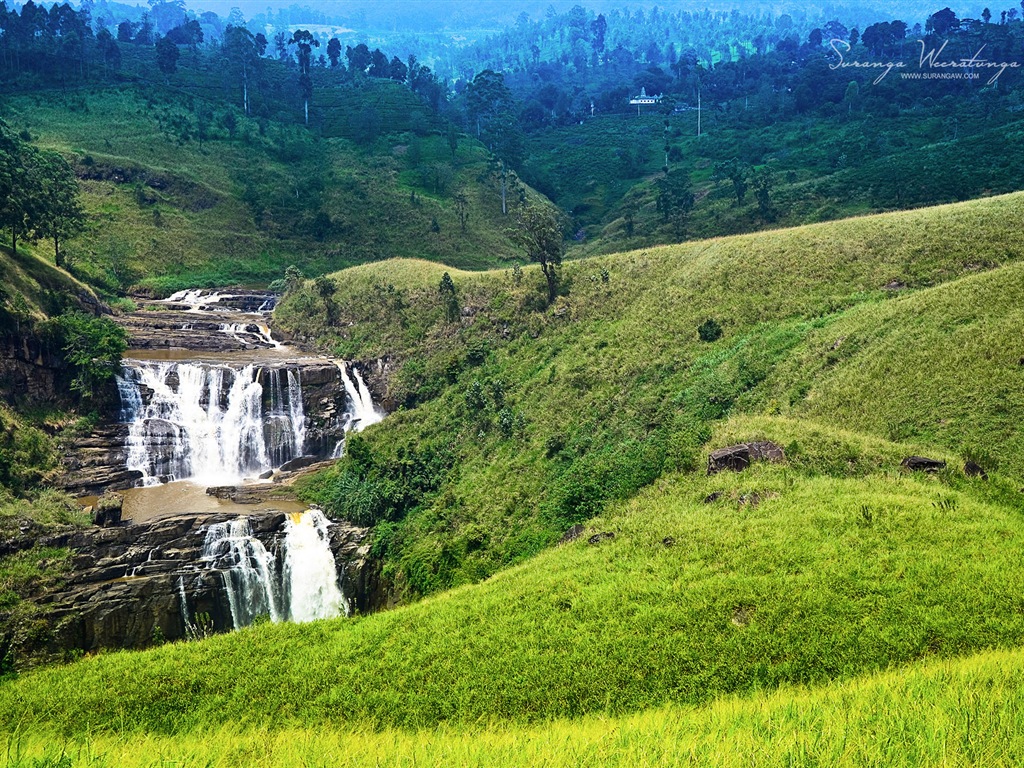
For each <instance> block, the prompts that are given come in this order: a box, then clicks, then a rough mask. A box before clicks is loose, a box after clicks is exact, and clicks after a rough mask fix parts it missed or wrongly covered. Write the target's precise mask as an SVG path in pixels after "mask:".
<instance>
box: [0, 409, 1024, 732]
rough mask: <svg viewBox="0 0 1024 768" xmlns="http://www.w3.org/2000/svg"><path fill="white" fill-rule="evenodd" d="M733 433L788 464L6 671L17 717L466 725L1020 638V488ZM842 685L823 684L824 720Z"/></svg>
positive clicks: (638, 703) (567, 713) (833, 440)
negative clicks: (343, 588)
mask: <svg viewBox="0 0 1024 768" xmlns="http://www.w3.org/2000/svg"><path fill="white" fill-rule="evenodd" d="M738 437H744V438H751V437H771V438H774V439H776V440H780V441H782V442H784V443H786V444H788V445H790V446H791V458H790V460H789V461H788V463H787V464H786V465H785V466H766V465H759V466H756V467H754V468H752V469H751V470H749V471H748V472H746V473H743V474H739V475H734V474H730V473H725V474H719V475H715V476H712V477H707V476H705V475H704V474H703V473H701V472H692V473H682V474H675V475H672V476H669V477H667V478H665V479H663V480H662V481H661V482H659V483H657V484H656V485H655V486H654V487H652V488H651V489H649V490H647V491H645V492H644V493H642V494H640V495H639V496H638V497H637V498H636V499H635V500H633V501H632V502H629V503H626V504H622V505H617V506H616V507H615V508H614V509H612V510H610V511H609V512H608V513H606V514H605V515H603V516H601V517H599V518H597V519H595V520H594V521H592V522H591V523H590V525H589V526H588V532H587V536H589V535H590V534H593V533H597V532H608V533H614V534H615V535H614V537H610V538H604V539H602V540H600V541H599V542H597V543H596V544H595V543H590V542H588V541H587V539H586V538H583V539H580V540H577V541H575V542H573V543H571V544H567V545H563V546H560V547H557V548H554V549H550V550H548V551H546V552H544V553H543V554H541V555H539V556H538V557H536V558H533V559H532V560H530V561H529V562H527V563H525V564H524V565H522V566H519V567H517V568H514V569H511V570H507V571H505V572H503V573H502V574H499V575H497V576H495V577H493V578H491V579H489V580H487V581H486V582H484V583H482V584H479V585H473V586H468V587H464V588H461V589H457V590H453V591H451V592H448V593H445V594H443V595H438V596H434V597H431V598H428V599H426V600H424V601H421V602H419V603H417V604H415V605H412V606H407V607H404V608H399V609H396V610H394V611H391V612H388V613H383V614H376V615H373V616H368V617H365V618H358V619H347V620H336V621H330V622H319V623H315V624H310V625H262V626H258V627H254V628H250V629H247V630H243V631H240V632H237V633H233V634H231V635H225V636H219V637H215V638H212V639H210V640H208V641H204V642H201V643H191V644H190V643H181V644H176V645H173V646H165V647H163V648H159V649H155V650H152V651H146V652H142V653H115V654H107V655H102V656H99V657H96V658H93V659H89V660H86V661H83V662H81V663H77V664H74V665H72V666H69V667H65V668H55V669H48V670H40V671H36V672H32V673H29V674H27V675H24V676H23V677H21V678H19V679H16V680H13V681H10V682H7V683H5V684H3V685H2V686H0V714H2V717H0V722H4V723H7V724H8V729H11V728H12V727H14V726H15V724H17V726H18V727H19V728H20V730H21V732H22V733H25V734H36V733H39V732H41V731H44V732H49V733H51V734H52V736H53V737H58V736H59V737H67V738H69V739H71V740H72V743H74V742H75V741H78V740H81V739H84V738H86V737H87V736H89V735H93V734H97V733H103V732H106V733H111V734H113V733H117V734H119V735H120V738H121V739H129V740H131V739H136V738H137V739H145V738H147V736H146V734H149V733H162V734H174V735H176V736H177V737H178V738H177V741H178V743H179V744H183V745H188V744H189V743H190V741H191V739H193V738H198V737H199V736H200V734H202V733H207V734H208V733H209V731H210V730H211V729H213V730H214V731H216V729H219V728H230V729H237V730H238V731H240V732H242V733H243V734H245V732H247V731H255V732H260V731H262V730H266V729H269V730H270V731H271V732H276V731H277V730H278V729H281V730H282V731H283V732H285V733H287V731H288V730H289V729H290V728H293V727H295V726H296V725H297V724H300V723H301V724H302V726H303V727H305V728H309V729H318V730H319V729H329V730H330V729H333V730H335V731H348V730H351V729H353V728H354V729H357V730H358V729H360V728H395V727H398V728H433V727H435V726H437V725H439V724H442V723H447V724H448V725H449V727H450V728H451V729H453V732H454V733H455V735H456V742H457V741H458V734H457V730H456V729H458V728H460V727H463V726H468V727H470V728H472V727H474V726H479V725H480V724H488V723H494V724H498V723H530V722H536V721H548V720H551V719H555V718H576V717H581V716H588V715H601V714H603V715H607V716H618V715H622V714H626V713H631V712H637V711H641V710H648V709H650V708H658V707H663V706H665V705H669V704H672V705H704V704H708V703H709V702H711V701H713V700H714V699H716V698H717V697H720V696H722V695H725V694H733V693H742V694H753V693H756V692H758V691H761V690H765V689H774V688H776V687H778V686H780V685H793V684H801V685H808V686H819V685H822V684H825V683H829V682H830V681H837V680H847V679H850V678H852V677H854V676H856V675H860V674H864V673H870V672H877V671H883V670H886V669H887V668H890V667H893V666H896V665H901V664H905V663H908V662H912V661H915V660H924V659H936V658H947V657H952V656H959V655H964V654H969V653H972V652H975V651H980V650H983V649H992V648H1011V647H1014V646H1018V645H1020V643H1021V641H1022V640H1024V618H1022V616H1024V610H1022V609H1024V604H1022V602H1021V597H1020V595H1021V594H1022V587H1024V567H1022V566H1021V564H1020V561H1019V557H1018V552H1017V549H1018V548H1017V541H1018V539H1019V537H1020V536H1022V535H1024V518H1022V516H1021V512H1022V511H1024V504H1022V502H1021V500H1020V496H1019V494H1017V493H1016V491H1015V488H1013V487H1011V486H1008V485H1005V484H1003V483H1000V482H989V483H987V484H986V483H985V482H984V481H981V480H968V479H965V478H963V477H962V476H960V475H959V474H958V473H954V472H950V473H948V474H945V475H941V476H938V477H929V476H916V477H915V476H908V475H905V474H903V473H901V472H900V471H899V469H898V463H897V462H898V460H899V457H900V456H901V455H902V452H903V450H904V447H903V446H899V445H895V444H892V443H889V442H886V441H882V440H878V439H873V438H865V437H861V436H858V435H855V434H851V433H843V432H839V431H836V430H831V429H823V428H819V427H816V426H814V425H812V424H806V423H800V422H794V421H786V420H781V421H780V420H772V419H755V420H742V419H741V420H733V421H730V422H729V423H727V424H725V425H723V427H722V428H721V430H720V431H719V432H718V434H716V436H715V439H714V442H715V444H718V443H720V442H724V441H729V440H733V439H736V438H738ZM796 446H799V447H798V448H797V447H796ZM837 457H841V460H837ZM713 493H717V494H718V496H717V497H716V498H714V499H713V500H710V501H709V500H708V497H709V496H710V495H711V494H713ZM755 494H756V499H755ZM1012 658H1015V657H1012ZM968 669H975V670H977V667H974V668H971V667H968ZM919 671H920V670H919ZM928 677H929V673H928V672H927V671H925V672H924V674H923V675H921V676H920V677H914V676H910V677H907V678H898V679H902V680H903V681H904V683H903V684H910V685H924V681H926V680H927V679H928ZM1017 677H1019V673H1018V674H1017ZM1017 677H1014V678H1013V679H1017ZM899 685H900V683H899V682H897V687H898V686H899ZM932 685H933V686H934V685H935V684H934V683H932ZM870 687H871V684H870V683H869V684H868V689H870ZM851 690H859V691H861V693H860V694H859V695H864V693H863V692H864V691H865V688H863V687H862V688H859V689H858V688H853V689H851ZM835 695H837V694H836V692H835V690H833V691H832V692H826V693H819V694H811V697H810V699H811V701H813V702H815V704H814V705H812V708H811V710H812V711H811V712H809V713H808V716H811V717H821V716H823V715H822V709H827V705H825V704H824V701H827V700H828V698H829V697H831V696H835ZM839 695H843V694H839ZM846 695H849V694H846ZM867 695H869V696H870V694H867ZM818 697H821V698H818ZM797 700H798V701H801V700H803V699H801V698H799V697H798V699H797ZM897 701H898V700H897ZM731 706H735V705H731ZM740 706H742V705H740ZM760 706H763V704H761V705H755V707H754V709H753V710H752V714H753V713H756V712H757V711H758V709H759V707H760ZM889 706H890V707H891V706H893V704H892V703H890V704H889ZM791 711H792V710H791ZM935 716H936V713H934V712H932V713H930V714H929V715H928V723H929V724H933V720H932V718H934V717H935ZM659 718H660V719H659ZM659 723H660V724H661V725H662V726H665V725H667V721H666V719H665V715H664V713H661V714H658V715H651V720H649V721H647V727H651V726H653V727H657V724H659ZM561 727H564V726H561ZM590 727H593V726H592V725H591V726H590ZM631 727H637V726H636V725H634V726H631ZM249 737H251V734H250V736H249ZM249 737H245V736H243V737H242V741H243V743H244V741H245V738H249ZM275 737H276V736H274V735H271V736H268V737H267V738H268V739H273V738H275ZM104 738H105V737H104ZM282 738H283V736H282ZM400 738H401V739H408V738H410V737H400ZM325 740H326V737H325ZM328 743H329V742H328ZM833 748H834V747H833Z"/></svg>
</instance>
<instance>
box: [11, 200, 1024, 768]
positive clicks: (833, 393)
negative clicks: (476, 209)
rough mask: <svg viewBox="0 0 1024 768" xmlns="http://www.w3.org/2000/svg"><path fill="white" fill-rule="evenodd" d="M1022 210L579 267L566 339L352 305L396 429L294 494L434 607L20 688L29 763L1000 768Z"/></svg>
mask: <svg viewBox="0 0 1024 768" xmlns="http://www.w3.org/2000/svg"><path fill="white" fill-rule="evenodd" d="M1022 202H1024V196H1022V195H1011V196H1007V197H1002V198H995V199H992V200H986V201H978V202H973V203H967V204H961V205H957V206H950V207H945V208H937V209H932V210H927V211H916V212H910V213H900V214H889V215H885V216H876V217H869V218H864V219H854V220H849V221H844V222H838V223H834V224H825V225H816V226H811V227H803V228H800V229H794V230H783V231H777V232H771V233H765V234H761V235H750V236H742V237H734V238H723V239H719V240H714V241H708V242H703V243H695V244H690V245H685V246H676V247H671V248H664V249H658V250H651V251H647V252H638V253H631V254H623V255H620V256H617V257H608V258H604V259H597V260H591V261H583V262H577V263H574V264H571V265H567V267H566V268H565V270H564V273H563V275H562V288H563V290H562V295H560V296H559V297H558V299H557V300H556V302H555V303H554V304H553V305H551V306H549V307H546V308H545V307H543V302H542V301H540V300H539V298H538V297H539V295H540V291H541V290H542V288H541V286H540V285H539V275H538V274H537V273H536V272H534V271H533V270H529V269H528V270H523V272H522V273H521V274H520V273H516V272H511V271H510V272H489V273H483V274H471V273H466V272H461V271H458V270H449V272H450V274H451V275H452V277H453V279H454V281H455V284H456V286H457V290H458V300H459V305H460V307H459V308H460V312H459V313H458V315H459V316H458V318H454V317H452V318H451V319H446V318H445V314H444V311H443V310H444V307H443V306H442V300H441V296H440V294H439V291H438V283H439V281H440V276H441V275H442V274H443V272H444V271H445V268H443V267H441V266H439V265H436V264H431V263H429V262H425V261H398V262H386V263H383V264H374V265H365V266H362V267H358V268H354V269H352V270H348V271H345V272H343V273H340V274H338V275H336V276H335V277H334V279H335V281H336V283H337V292H336V293H335V294H334V295H333V297H331V299H330V300H333V301H335V302H336V305H335V306H334V307H333V310H332V311H333V312H334V313H335V315H336V323H335V324H334V325H331V324H328V323H327V321H326V318H327V310H326V307H325V299H324V298H323V294H322V293H319V292H318V293H314V292H313V291H312V290H311V289H309V288H301V289H299V290H293V291H292V292H291V293H290V294H289V296H288V297H287V299H286V300H285V302H284V303H283V304H282V305H281V306H280V308H279V310H278V319H279V320H280V322H281V323H282V324H284V325H286V326H288V327H290V328H291V329H292V330H293V331H303V332H305V333H307V334H310V335H311V336H312V337H314V338H316V339H318V340H319V341H320V343H322V344H324V345H325V346H328V347H334V349H335V351H337V352H338V353H340V354H345V355H347V356H353V357H362V358H368V357H372V356H374V355H377V354H383V353H384V352H387V353H389V356H388V358H387V364H388V365H389V366H391V378H390V381H391V391H390V393H389V396H390V398H391V400H392V405H393V406H395V407H396V411H395V412H394V413H393V414H392V415H391V416H390V417H389V418H388V419H387V420H385V421H384V422H382V423H381V424H379V425H376V426H374V427H372V428H370V429H368V430H367V431H366V432H364V433H362V434H361V435H359V436H353V437H352V438H350V440H349V444H348V447H347V455H346V457H345V458H344V459H343V460H342V461H340V462H339V463H338V464H337V465H336V466H335V468H334V469H332V470H330V471H328V472H326V473H324V474H322V475H320V476H318V477H317V478H315V479H314V480H312V481H311V482H310V483H309V484H308V485H307V486H306V488H305V493H307V494H308V495H309V496H310V497H312V498H316V499H317V500H319V501H320V502H321V503H322V504H324V506H325V507H326V508H327V509H328V510H329V511H330V512H332V513H333V514H335V515H338V516H341V517H346V518H348V519H352V520H355V521H357V522H363V523H373V524H375V525H376V530H375V535H374V543H373V546H374V549H375V552H376V553H377V554H378V555H382V556H383V557H384V558H385V564H386V569H387V570H386V572H387V574H388V575H389V576H391V578H392V579H393V580H394V582H395V584H396V586H397V588H398V589H399V591H400V592H401V593H403V594H404V595H405V596H407V597H415V596H417V595H422V594H426V593H436V594H430V595H428V596H427V597H425V598H424V599H422V600H419V601H417V602H413V603H412V604H409V605H405V606H403V607H400V608H397V609H395V610H393V611H389V612H385V613H379V614H374V615H370V616H365V617H355V618H349V619H339V620H334V621H328V622H317V623H313V624H306V625H272V624H261V625H257V626H254V627H250V628H248V629H245V630H242V631H240V632H237V633H233V634H230V635H222V636H218V637H214V638H210V639H208V640H205V641H202V642H197V643H180V644H175V645H170V646H164V647H161V648H156V649H153V650H149V651H144V652H137V653H113V654H104V655H99V656H96V657H94V658H89V659H85V660H83V661H81V662H78V663H75V664H73V665H69V666H67V667H61V668H50V669H45V670H37V671H33V672H30V673H27V674H24V675H22V676H21V677H18V678H15V679H11V680H8V681H6V682H3V683H0V723H4V724H5V726H3V729H5V730H3V731H0V732H4V733H5V734H7V739H8V743H9V744H10V745H11V749H10V750H9V752H8V755H9V757H8V763H9V764H11V765H30V764H32V763H31V762H29V761H30V760H35V759H36V758H40V759H50V760H55V759H58V758H60V755H66V756H67V761H70V764H71V765H72V766H76V765H78V764H89V761H92V763H93V764H98V765H104V764H110V765H115V764H116V765H132V764H138V763H139V761H140V760H143V759H145V760H149V761H152V760H153V759H155V756H159V757H160V759H166V760H173V761H178V762H181V763H183V764H185V765H191V764H193V763H196V762H199V761H201V762H202V763H203V764H212V765H231V764H238V763H240V762H244V763H246V764H260V762H259V761H261V760H262V761H264V763H263V764H275V763H280V762H301V761H302V760H308V759H312V758H313V756H315V757H316V759H318V760H324V759H327V758H328V756H329V757H333V758H336V760H335V762H338V763H339V764H348V765H361V764H395V765H410V764H420V763H427V764H434V763H437V764H446V763H451V762H460V763H465V762H468V763H469V764H479V765H492V764H496V765H503V764H509V765H510V764H522V763H523V761H524V759H526V758H529V760H528V761H529V762H531V763H534V764H536V763H542V764H544V763H546V764H551V765H556V766H557V765H578V764H583V765H588V764H592V765H606V764H611V765H615V764H621V765H626V764H629V765H636V764H651V765H655V764H659V765H660V764H666V763H668V764H672V763H679V764H701V765H703V764H711V765H737V764H739V762H740V760H741V759H742V761H743V764H747V763H748V762H749V761H750V759H751V757H752V756H753V757H754V758H755V759H757V760H758V762H759V763H760V764H766V765H792V764H796V765H814V764H822V763H826V764H839V765H862V764H865V763H867V764H879V765H882V764H884V765H891V764H895V765H901V764H902V765H941V764H986V765H988V764H993V765H1000V764H1006V765H1009V764H1012V763H1013V762H1014V760H1015V757H1016V754H1017V752H1018V751H1019V750H1020V749H1021V745H1020V744H1018V743H1017V737H1016V735H1015V734H1016V733H1018V732H1019V731H1020V728H1019V721H1020V717H1021V715H1020V713H1021V712H1022V711H1024V709H1022V702H1024V693H1022V691H1024V688H1022V687H1021V685H1020V682H1021V680H1024V675H1022V670H1024V664H1022V657H1021V653H1020V651H1019V650H1017V649H1019V648H1020V647H1021V645H1022V643H1024V598H1022V597H1021V595H1022V594H1024V565H1022V564H1021V561H1020V557H1019V546H1018V542H1019V540H1020V539H1021V537H1022V536H1024V514H1022V513H1024V496H1022V495H1021V493H1020V492H1019V491H1018V489H1019V487H1020V484H1021V479H1022V477H1024V465H1021V464H1020V459H1019V458H1018V457H1016V456H1015V455H1014V453H1013V451H1012V448H1013V446H1014V445H1016V442H1015V440H1017V439H1018V438H1017V436H1016V433H1015V432H1014V431H1013V419H1014V417H1015V416H1018V415H1019V413H1018V410H1019V408H1018V404H1017V403H1016V401H1015V400H1014V399H1013V398H1012V397H1011V396H1009V390H1010V388H1011V387H1012V385H1013V384H1014V380H1013V378H1012V377H1013V375H1014V374H1016V373H1017V361H1016V359H1011V358H1015V357H1017V356H1018V353H1017V352H1016V351H1013V350H1015V349H1016V347H1015V346H1014V344H1017V343H1019V340H1018V339H1017V338H1016V331H1015V329H1016V328H1017V327H1019V326H1018V325H1017V313H1018V309H1019V306H1020V295H1019V291H1020V288H1019V286H1020V283H1021V281H1020V277H1021V275H1020V270H1021V268H1022V264H1024V262H1021V260H1020V255H1021V251H1020V246H1019V241H1018V239H1017V237H1016V233H1017V231H1018V230H1019V227H1020V218H1021V203H1022ZM940 222H941V229H940V227H939V226H938V224H939V223H940ZM709 320H714V321H715V322H714V323H713V324H711V323H709V322H708V321H709ZM837 341H839V342H840V343H838V344H836V342H837ZM908 350H911V351H910V352H908ZM1011 352H1012V355H1011V354H1010V353H1011ZM905 357H909V359H908V360H904V358H905ZM921 372H923V373H921ZM857 377H862V379H858V378H857ZM850 380H853V381H854V382H857V381H862V382H863V383H862V384H861V385H860V386H861V389H850V388H849V387H850V386H852V385H850V384H849V383H848V382H849V381H850ZM908 393H911V394H910V395H908ZM962 402H963V403H969V406H968V405H961V403H962ZM892 414H900V418H901V419H902V421H900V422H899V423H898V428H897V429H894V428H893V427H892V425H891V424H890V420H891V415H892ZM887 416H888V417H889V418H887ZM908 425H909V426H908ZM764 439H769V440H773V441H775V442H776V443H777V444H778V445H780V446H782V447H783V448H784V449H785V459H784V461H782V462H780V463H778V464H766V463H759V464H755V465H754V466H753V467H751V468H750V469H748V470H747V471H745V472H743V473H739V474H733V473H728V472H726V473H720V474H715V475H710V476H709V475H708V474H707V473H706V471H705V465H706V461H707V455H708V451H709V450H710V449H713V448H717V447H719V446H723V445H728V444H732V443H736V442H741V441H749V440H764ZM983 446H993V447H994V448H993V449H994V450H999V455H998V456H997V457H994V456H993V455H990V454H988V453H985V452H984V451H983V449H982V448H983ZM1003 446H1009V448H1008V449H1005V450H1004V449H1003ZM965 453H966V454H967V455H969V456H971V457H973V458H975V459H976V460H979V461H981V462H982V464H983V465H984V466H985V468H986V469H987V470H988V472H989V476H988V478H987V479H983V478H979V477H973V478H972V477H967V476H966V475H965V473H964V471H963V469H962V467H963V462H964V459H965V458H966V457H967V456H965ZM911 454H924V455H929V456H932V457H934V458H937V459H942V460H944V461H946V462H947V466H946V468H945V469H944V470H942V471H940V472H937V473H935V474H932V475H929V474H915V473H912V472H909V471H908V470H905V469H903V468H902V467H901V461H902V459H903V458H904V457H906V456H908V455H911ZM576 522H583V523H584V524H585V530H584V533H583V535H582V536H581V537H580V538H578V539H576V540H574V541H571V542H568V543H563V544H560V545H558V546H547V545H548V544H551V543H552V542H554V541H555V540H556V539H557V538H558V537H559V536H560V535H561V534H562V532H563V531H564V530H565V529H566V528H567V527H568V526H569V525H571V524H573V523H576ZM516 563H518V564H516ZM508 565H512V566H513V567H506V566H508ZM499 570H500V572H498V571H499ZM470 582H476V583H470ZM459 585H461V586H459ZM449 586H455V587H456V588H454V589H449V590H447V591H441V590H443V589H444V588H446V587H449ZM57 744H59V745H60V749H62V750H63V751H62V752H61V753H60V755H59V754H58V753H57V752H55V751H54V750H55V749H56V747H55V746H54V745H57ZM60 759H63V758H60ZM388 761H391V762H390V763H389V762H388Z"/></svg>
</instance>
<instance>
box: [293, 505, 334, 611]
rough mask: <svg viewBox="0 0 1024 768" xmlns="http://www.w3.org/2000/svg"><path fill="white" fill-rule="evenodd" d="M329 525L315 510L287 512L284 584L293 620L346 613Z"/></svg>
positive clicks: (318, 511)
mask: <svg viewBox="0 0 1024 768" xmlns="http://www.w3.org/2000/svg"><path fill="white" fill-rule="evenodd" d="M329 525H330V521H329V520H328V519H327V518H326V517H325V516H324V514H323V512H321V511H320V510H318V509H310V510H307V511H306V512H303V513H302V514H300V515H290V516H289V517H288V519H287V520H286V521H285V529H284V530H285V558H284V584H285V587H286V589H287V590H288V616H289V618H290V619H291V620H292V621H298V622H303V621H314V620H316V619H329V618H331V617H334V616H341V615H345V616H347V615H348V614H349V605H348V601H347V600H345V596H344V595H343V594H342V593H341V588H340V587H339V586H338V569H337V566H336V565H335V562H334V553H333V552H332V551H331V546H330V534H329V532H328V526H329Z"/></svg>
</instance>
